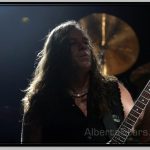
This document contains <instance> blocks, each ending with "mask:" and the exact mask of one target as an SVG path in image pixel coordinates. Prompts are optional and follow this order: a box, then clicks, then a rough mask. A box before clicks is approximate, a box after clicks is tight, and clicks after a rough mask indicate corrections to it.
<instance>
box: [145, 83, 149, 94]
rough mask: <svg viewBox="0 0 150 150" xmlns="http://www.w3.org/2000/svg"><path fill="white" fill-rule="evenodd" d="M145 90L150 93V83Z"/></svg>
mask: <svg viewBox="0 0 150 150" xmlns="http://www.w3.org/2000/svg"><path fill="white" fill-rule="evenodd" d="M144 90H145V91H146V92H147V93H149V94H150V85H149V86H147V87H146V88H145V89H144Z"/></svg>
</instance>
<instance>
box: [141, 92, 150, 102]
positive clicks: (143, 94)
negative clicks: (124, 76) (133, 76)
mask: <svg viewBox="0 0 150 150" xmlns="http://www.w3.org/2000/svg"><path fill="white" fill-rule="evenodd" d="M141 95H142V96H143V97H144V98H145V99H147V100H150V94H149V93H147V92H146V91H143V92H142V94H141Z"/></svg>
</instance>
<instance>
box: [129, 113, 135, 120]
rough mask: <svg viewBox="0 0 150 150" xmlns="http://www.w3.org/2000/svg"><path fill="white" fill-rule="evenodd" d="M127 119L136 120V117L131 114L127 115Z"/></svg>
mask: <svg viewBox="0 0 150 150" xmlns="http://www.w3.org/2000/svg"><path fill="white" fill-rule="evenodd" d="M128 118H131V119H132V120H133V121H136V120H137V117H135V116H133V115H132V114H131V113H130V114H129V115H128Z"/></svg>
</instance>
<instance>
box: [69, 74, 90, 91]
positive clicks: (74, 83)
mask: <svg viewBox="0 0 150 150" xmlns="http://www.w3.org/2000/svg"><path fill="white" fill-rule="evenodd" d="M89 77H90V75H89V72H82V71H79V72H77V73H75V74H73V75H72V78H71V79H72V80H71V86H70V88H71V89H72V90H73V91H76V92H81V91H82V90H84V89H88V87H89Z"/></svg>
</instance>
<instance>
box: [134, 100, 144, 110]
mask: <svg viewBox="0 0 150 150" xmlns="http://www.w3.org/2000/svg"><path fill="white" fill-rule="evenodd" d="M135 105H136V106H138V107H140V108H142V109H144V107H145V104H143V103H141V102H140V101H136V103H135Z"/></svg>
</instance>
